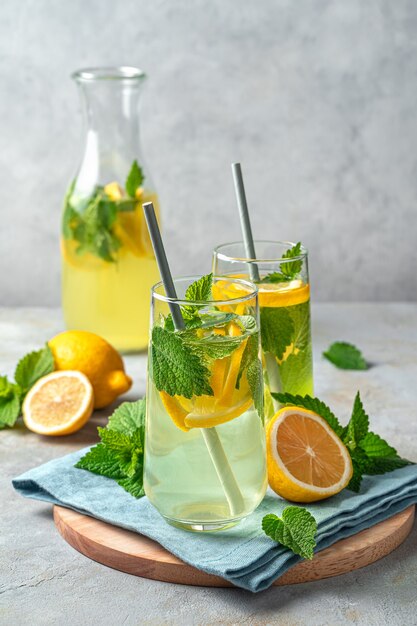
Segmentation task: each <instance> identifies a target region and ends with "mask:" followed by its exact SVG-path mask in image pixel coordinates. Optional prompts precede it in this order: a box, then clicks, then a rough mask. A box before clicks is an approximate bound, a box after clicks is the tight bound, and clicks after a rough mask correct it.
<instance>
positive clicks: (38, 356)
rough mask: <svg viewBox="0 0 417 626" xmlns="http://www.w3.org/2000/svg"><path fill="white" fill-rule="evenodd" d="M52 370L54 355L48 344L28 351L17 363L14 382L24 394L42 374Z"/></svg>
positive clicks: (44, 374)
mask: <svg viewBox="0 0 417 626" xmlns="http://www.w3.org/2000/svg"><path fill="white" fill-rule="evenodd" d="M53 371H54V357H53V355H52V351H51V349H50V347H49V346H48V344H46V345H45V347H44V348H42V349H41V350H37V351H36V352H29V354H26V356H24V357H23V358H22V359H20V361H19V363H18V364H17V367H16V371H15V374H14V377H15V381H16V383H17V384H18V385H19V386H20V387H21V389H22V393H23V394H26V393H27V392H28V391H29V389H30V388H31V387H33V385H34V384H35V383H36V381H38V380H39V379H40V378H42V377H43V376H46V375H47V374H50V373H51V372H53Z"/></svg>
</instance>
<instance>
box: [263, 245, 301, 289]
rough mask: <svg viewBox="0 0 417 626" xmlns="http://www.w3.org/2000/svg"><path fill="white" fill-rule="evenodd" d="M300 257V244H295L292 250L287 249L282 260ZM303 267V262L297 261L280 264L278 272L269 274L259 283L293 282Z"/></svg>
mask: <svg viewBox="0 0 417 626" xmlns="http://www.w3.org/2000/svg"><path fill="white" fill-rule="evenodd" d="M300 255H301V242H300V241H299V242H298V243H296V244H295V245H294V246H293V247H292V248H289V249H288V250H287V251H286V252H285V253H284V254H283V255H282V258H283V259H293V258H295V257H299V256H300ZM302 267H303V260H302V259H297V260H295V261H285V262H284V263H281V266H280V270H281V271H280V272H271V273H270V274H267V275H266V276H264V277H263V279H262V280H261V281H260V282H261V283H284V282H289V281H291V280H294V278H296V277H297V276H298V274H299V273H300V272H301V269H302Z"/></svg>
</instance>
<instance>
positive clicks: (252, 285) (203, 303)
mask: <svg viewBox="0 0 417 626" xmlns="http://www.w3.org/2000/svg"><path fill="white" fill-rule="evenodd" d="M200 278H201V275H191V276H175V277H174V278H173V281H174V285H175V283H176V282H178V281H185V280H189V281H191V282H194V281H195V280H199V279H200ZM213 280H222V281H227V282H228V283H239V284H240V285H242V286H245V287H249V288H250V290H251V291H250V293H248V294H246V295H244V296H236V298H227V299H225V300H184V299H183V298H169V297H168V296H164V295H162V294H160V293H157V291H156V290H157V289H158V288H160V287H163V286H164V283H163V281H162V280H160V281H159V283H156V284H155V285H153V286H152V288H151V293H152V296H153V297H155V298H156V299H157V300H160V301H161V302H166V303H167V304H169V303H173V304H179V305H180V306H190V305H191V306H193V305H195V306H206V305H210V304H211V305H215V306H219V305H220V306H223V305H228V304H231V303H232V304H240V303H241V302H246V301H247V300H252V299H253V298H256V297H257V296H258V291H259V290H258V287H257V286H256V285H255V283H252V282H250V281H249V280H244V279H242V278H233V279H232V278H227V277H226V276H218V275H217V274H215V275H213ZM190 284H191V283H190Z"/></svg>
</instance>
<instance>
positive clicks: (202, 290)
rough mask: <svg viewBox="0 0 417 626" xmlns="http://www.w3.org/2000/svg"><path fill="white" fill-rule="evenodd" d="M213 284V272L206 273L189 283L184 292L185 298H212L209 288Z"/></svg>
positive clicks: (199, 299) (196, 299)
mask: <svg viewBox="0 0 417 626" xmlns="http://www.w3.org/2000/svg"><path fill="white" fill-rule="evenodd" d="M212 286H213V274H211V273H210V274H206V275H205V276H202V277H201V278H199V279H198V280H196V281H194V282H193V283H191V285H190V286H189V287H188V289H187V291H186V292H185V299H186V300H193V301H194V302H199V301H200V302H205V301H207V300H211V299H212V295H211V288H212Z"/></svg>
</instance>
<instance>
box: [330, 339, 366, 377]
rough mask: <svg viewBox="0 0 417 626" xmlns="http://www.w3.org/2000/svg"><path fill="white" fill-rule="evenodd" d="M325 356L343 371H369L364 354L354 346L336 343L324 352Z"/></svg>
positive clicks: (343, 342) (340, 342)
mask: <svg viewBox="0 0 417 626" xmlns="http://www.w3.org/2000/svg"><path fill="white" fill-rule="evenodd" d="M323 356H324V357H325V358H326V359H327V360H328V361H330V362H331V363H333V365H335V366H336V367H338V368H339V369H343V370H367V369H368V368H369V365H368V363H367V362H366V361H365V359H364V358H363V356H362V352H361V351H360V350H359V349H358V348H357V347H356V346H354V345H353V344H351V343H347V342H345V341H336V342H335V343H332V345H331V346H330V348H329V349H328V350H327V351H326V352H323Z"/></svg>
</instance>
